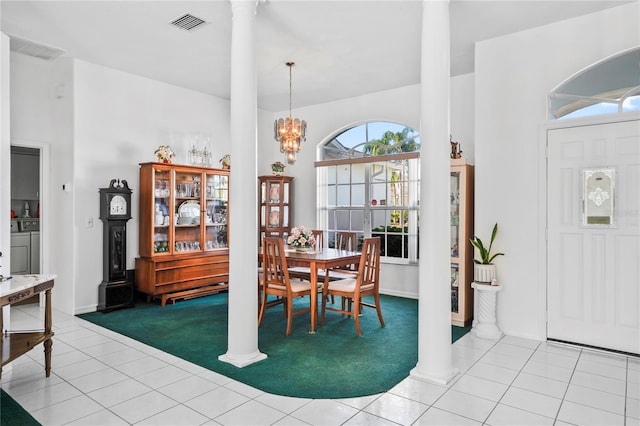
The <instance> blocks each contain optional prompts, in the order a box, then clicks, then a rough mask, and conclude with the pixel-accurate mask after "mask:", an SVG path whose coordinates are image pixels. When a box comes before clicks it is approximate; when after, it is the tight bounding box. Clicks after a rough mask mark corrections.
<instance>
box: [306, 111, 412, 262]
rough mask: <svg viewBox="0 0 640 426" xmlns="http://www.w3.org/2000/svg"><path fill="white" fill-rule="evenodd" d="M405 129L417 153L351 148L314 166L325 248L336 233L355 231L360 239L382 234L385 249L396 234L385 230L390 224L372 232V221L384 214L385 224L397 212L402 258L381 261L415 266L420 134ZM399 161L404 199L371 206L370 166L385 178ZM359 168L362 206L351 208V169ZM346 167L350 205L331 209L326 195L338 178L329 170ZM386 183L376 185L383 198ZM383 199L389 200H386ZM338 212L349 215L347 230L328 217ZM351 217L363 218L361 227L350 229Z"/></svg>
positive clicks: (387, 180) (317, 162)
mask: <svg viewBox="0 0 640 426" xmlns="http://www.w3.org/2000/svg"><path fill="white" fill-rule="evenodd" d="M369 123H372V122H366V123H361V124H359V125H356V126H353V127H350V128H349V129H347V130H343V131H342V132H340V133H338V134H337V135H340V134H342V133H343V132H345V131H348V130H351V129H353V128H354V127H358V126H363V125H367V124H369ZM375 123H385V122H380V121H376V122H375ZM390 124H394V125H397V124H396V123H390ZM404 127H405V128H407V129H409V131H410V132H411V135H412V136H411V138H409V139H408V140H409V142H410V143H412V146H413V147H416V146H417V149H418V150H417V151H412V152H402V151H399V150H398V146H396V147H395V148H394V147H393V146H392V145H390V146H389V147H390V149H391V150H394V151H395V152H394V153H385V154H382V155H368V154H366V153H362V152H360V153H358V152H357V151H355V150H354V149H353V148H351V149H345V152H347V151H348V152H349V153H350V154H349V156H348V158H344V157H343V158H334V159H330V160H324V159H322V160H318V161H316V162H315V163H314V166H315V167H316V178H317V182H318V186H317V188H318V191H317V206H318V209H317V223H318V226H321V227H322V229H326V230H327V234H328V235H327V242H328V244H327V245H328V246H330V244H331V241H332V238H333V239H335V235H336V234H337V232H338V231H355V232H357V234H358V237H359V238H360V237H365V238H366V237H370V236H371V235H372V234H374V233H375V234H381V233H382V234H384V236H385V241H383V243H384V244H383V245H384V246H385V247H386V246H387V242H388V241H389V238H388V236H389V235H392V236H393V235H398V234H397V233H394V232H391V231H390V230H389V229H388V226H389V225H390V222H389V223H385V225H383V226H384V227H385V229H384V231H382V232H373V229H374V228H373V226H372V225H373V221H374V218H375V216H376V215H378V214H380V213H381V212H385V213H384V214H385V220H387V219H388V218H389V217H390V215H391V212H393V211H398V210H399V211H400V212H401V214H400V229H401V232H400V233H399V234H400V235H401V240H402V247H401V253H400V256H401V257H395V256H386V255H385V256H381V261H382V262H384V263H393V264H402V265H409V264H417V263H418V230H419V194H420V181H419V177H420V152H419V148H420V143H419V142H417V143H415V142H416V140H418V141H419V138H420V134H419V133H418V132H417V131H416V130H414V129H412V128H411V127H408V126H404ZM337 135H333V136H331V137H330V138H328V139H325V142H324V143H322V144H320V145H319V150H318V154H319V156H323V155H324V150H323V148H324V147H325V146H327V145H328V144H329V143H331V142H332V141H334V140H335V139H336V137H337ZM405 142H406V141H405ZM366 143H368V142H364V143H360V144H357V145H355V146H354V148H357V147H362V146H363V145H365V144H366ZM403 144H404V142H403ZM354 152H356V155H355V156H354V155H353V153H354ZM387 152H388V151H387ZM398 161H402V162H406V163H405V164H403V165H402V166H401V167H402V168H404V169H406V177H405V176H403V177H402V181H401V183H402V186H403V195H402V196H401V199H402V202H401V203H400V204H399V205H394V204H390V203H385V205H381V204H380V203H376V205H372V203H371V200H372V196H371V192H372V184H373V183H374V182H373V178H372V175H373V173H372V168H373V167H374V166H373V165H375V164H378V165H380V164H384V168H385V175H388V173H389V171H388V170H389V164H390V163H391V162H394V163H396V162H398ZM360 164H361V165H362V166H363V168H364V195H363V196H364V202H363V203H362V205H360V204H358V205H354V204H352V200H353V198H352V197H353V191H352V189H353V185H354V181H353V166H354V165H360ZM345 165H346V166H349V187H350V192H349V205H338V203H337V202H336V205H333V204H331V203H330V202H329V195H330V192H332V189H331V186H335V187H336V188H337V187H338V185H339V184H338V181H337V174H338V172H337V169H333V170H332V168H334V167H335V168H337V167H340V166H345ZM330 173H335V178H333V177H332V178H331V179H329V174H330ZM389 179H390V178H389V177H387V178H386V179H385V180H382V181H380V182H378V184H381V183H384V184H385V194H386V191H389V183H390V182H391V181H390V180H389ZM361 183H362V182H360V181H358V182H356V183H355V184H357V185H360V184H361ZM340 185H344V183H341V184H340ZM405 185H406V189H404V186H405ZM331 196H332V197H335V199H336V201H337V191H333V194H331ZM386 197H387V198H388V196H386ZM338 211H347V212H349V222H348V223H349V229H342V228H339V226H338V220H337V218H336V216H334V217H333V218H330V215H332V214H334V215H335V214H336V213H337V212H338ZM404 212H406V230H405V213H404ZM354 213H356V214H359V215H361V217H362V218H363V222H362V227H357V226H356V227H354V226H353V225H352V218H353V216H354ZM354 228H355V229H354ZM405 247H406V253H405Z"/></svg>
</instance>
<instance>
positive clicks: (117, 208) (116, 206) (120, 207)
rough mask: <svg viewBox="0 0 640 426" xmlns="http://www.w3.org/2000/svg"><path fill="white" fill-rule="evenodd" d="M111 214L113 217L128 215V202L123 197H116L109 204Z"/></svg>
mask: <svg viewBox="0 0 640 426" xmlns="http://www.w3.org/2000/svg"><path fill="white" fill-rule="evenodd" d="M109 213H110V214H112V215H123V214H127V200H125V199H124V197H123V196H122V195H114V197H113V198H112V199H111V203H110V204H109Z"/></svg>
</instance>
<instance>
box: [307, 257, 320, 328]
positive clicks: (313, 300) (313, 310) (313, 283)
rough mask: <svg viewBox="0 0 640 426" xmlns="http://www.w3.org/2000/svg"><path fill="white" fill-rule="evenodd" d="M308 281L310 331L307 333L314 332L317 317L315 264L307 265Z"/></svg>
mask: <svg viewBox="0 0 640 426" xmlns="http://www.w3.org/2000/svg"><path fill="white" fill-rule="evenodd" d="M309 271H310V275H311V277H310V280H311V296H310V297H311V331H309V333H312V334H313V333H315V332H316V316H317V315H318V270H317V269H316V262H311V264H310V265H309Z"/></svg>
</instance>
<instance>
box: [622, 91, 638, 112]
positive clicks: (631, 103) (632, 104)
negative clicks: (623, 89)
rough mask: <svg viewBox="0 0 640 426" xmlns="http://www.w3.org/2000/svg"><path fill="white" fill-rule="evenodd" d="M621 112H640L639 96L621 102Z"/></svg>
mask: <svg viewBox="0 0 640 426" xmlns="http://www.w3.org/2000/svg"><path fill="white" fill-rule="evenodd" d="M622 111H640V95H635V96H629V97H628V98H627V99H625V100H624V102H622Z"/></svg>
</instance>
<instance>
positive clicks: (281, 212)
mask: <svg viewBox="0 0 640 426" xmlns="http://www.w3.org/2000/svg"><path fill="white" fill-rule="evenodd" d="M258 181H259V183H260V186H259V188H258V232H259V235H258V243H259V244H261V243H262V238H264V237H265V236H269V237H285V236H288V235H289V232H290V231H291V226H292V223H291V222H292V221H293V204H292V201H291V195H292V194H293V177H292V176H275V175H272V176H258Z"/></svg>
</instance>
